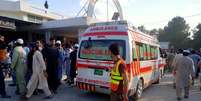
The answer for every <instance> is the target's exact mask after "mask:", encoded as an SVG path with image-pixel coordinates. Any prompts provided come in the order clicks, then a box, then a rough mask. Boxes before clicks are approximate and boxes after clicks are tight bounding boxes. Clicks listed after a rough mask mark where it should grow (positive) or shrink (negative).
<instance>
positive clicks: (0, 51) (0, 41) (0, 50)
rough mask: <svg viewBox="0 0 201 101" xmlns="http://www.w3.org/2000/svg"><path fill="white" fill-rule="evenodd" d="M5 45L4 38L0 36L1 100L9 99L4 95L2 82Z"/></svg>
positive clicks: (3, 82) (3, 83)
mask: <svg viewBox="0 0 201 101" xmlns="http://www.w3.org/2000/svg"><path fill="white" fill-rule="evenodd" d="M6 53H7V51H6V44H5V42H4V36H0V95H1V97H2V98H10V96H8V95H7V94H6V90H5V81H4V75H3V71H2V69H3V66H2V65H3V62H4V61H5V60H6Z"/></svg>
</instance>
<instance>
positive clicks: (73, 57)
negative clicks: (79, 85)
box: [69, 44, 79, 85]
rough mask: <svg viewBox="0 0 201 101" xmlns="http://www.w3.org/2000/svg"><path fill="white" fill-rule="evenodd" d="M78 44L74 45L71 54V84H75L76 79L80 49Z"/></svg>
mask: <svg viewBox="0 0 201 101" xmlns="http://www.w3.org/2000/svg"><path fill="white" fill-rule="evenodd" d="M78 47H79V46H78V44H75V45H74V50H73V51H72V52H71V53H70V60H71V64H70V66H71V67H70V82H69V84H70V85H71V84H74V78H75V77H76V70H77V68H76V62H77V49H78Z"/></svg>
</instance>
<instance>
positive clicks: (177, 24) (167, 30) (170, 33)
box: [159, 17, 190, 48]
mask: <svg viewBox="0 0 201 101" xmlns="http://www.w3.org/2000/svg"><path fill="white" fill-rule="evenodd" d="M189 28H190V27H189V25H188V24H186V21H185V20H184V18H182V17H174V18H173V19H172V20H171V21H169V22H168V25H167V26H165V27H164V29H163V30H159V41H168V42H170V44H171V45H172V46H173V47H174V48H186V47H187V43H188V42H187V41H189V38H188V36H189V35H190V33H189Z"/></svg>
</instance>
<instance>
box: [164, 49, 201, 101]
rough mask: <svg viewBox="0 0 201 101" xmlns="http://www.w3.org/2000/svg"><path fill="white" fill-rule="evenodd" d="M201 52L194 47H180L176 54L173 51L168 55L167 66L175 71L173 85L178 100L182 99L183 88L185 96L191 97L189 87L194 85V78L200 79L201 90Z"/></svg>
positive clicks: (186, 97)
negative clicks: (185, 48) (183, 48)
mask: <svg viewBox="0 0 201 101" xmlns="http://www.w3.org/2000/svg"><path fill="white" fill-rule="evenodd" d="M200 53H201V52H199V51H197V52H196V51H195V50H193V49H188V50H182V49H179V50H178V51H177V53H176V54H175V53H174V52H173V51H171V52H170V53H169V54H168V55H167V66H168V67H169V68H170V70H172V71H173V75H174V81H173V87H174V88H175V89H176V95H177V100H178V101H180V100H181V99H182V97H181V96H182V89H184V98H185V99H188V97H189V88H190V86H191V85H194V80H195V79H199V80H200V90H201V72H200V70H201V54H200Z"/></svg>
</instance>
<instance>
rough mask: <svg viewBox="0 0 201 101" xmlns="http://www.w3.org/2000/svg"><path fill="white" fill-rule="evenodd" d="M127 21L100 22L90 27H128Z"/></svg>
mask: <svg viewBox="0 0 201 101" xmlns="http://www.w3.org/2000/svg"><path fill="white" fill-rule="evenodd" d="M127 24H128V23H127V21H125V20H122V21H112V22H100V23H93V24H91V25H90V26H105V25H127Z"/></svg>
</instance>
